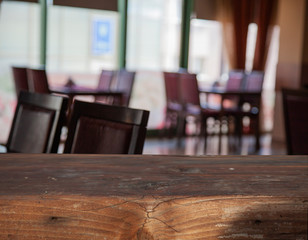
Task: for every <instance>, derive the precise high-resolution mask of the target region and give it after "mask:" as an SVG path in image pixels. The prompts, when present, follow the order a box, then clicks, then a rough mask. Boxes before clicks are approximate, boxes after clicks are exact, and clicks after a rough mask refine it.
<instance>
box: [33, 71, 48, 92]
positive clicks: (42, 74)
mask: <svg viewBox="0 0 308 240" xmlns="http://www.w3.org/2000/svg"><path fill="white" fill-rule="evenodd" d="M27 73H28V82H29V89H30V91H31V92H36V93H50V90H49V85H48V80H47V74H46V71H45V69H29V68H28V70H27Z"/></svg>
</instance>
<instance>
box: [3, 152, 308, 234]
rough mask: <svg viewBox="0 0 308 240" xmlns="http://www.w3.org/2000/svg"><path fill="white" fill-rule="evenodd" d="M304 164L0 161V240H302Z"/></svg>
mask: <svg viewBox="0 0 308 240" xmlns="http://www.w3.org/2000/svg"><path fill="white" fill-rule="evenodd" d="M307 186H308V157H307V156H268V157H265V156H262V157H261V156H249V157H248V156H244V157H239V156H224V157H191V156H127V155H125V156H124V155H41V154H33V155H27V154H19V155H18V154H3V155H0V239H27V240H28V239H30V240H32V239H82V240H83V239H87V240H88V239H133V240H137V239H142V240H145V239H149V240H150V239H240V240H241V239H277V240H278V239H279V240H281V239H285V240H287V239H288V240H290V239H301V240H304V239H307V213H308V212H307V209H308V191H307Z"/></svg>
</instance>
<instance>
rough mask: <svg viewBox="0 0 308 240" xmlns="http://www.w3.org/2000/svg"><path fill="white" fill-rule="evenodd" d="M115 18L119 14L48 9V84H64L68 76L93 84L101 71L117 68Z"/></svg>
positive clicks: (52, 7)
mask: <svg viewBox="0 0 308 240" xmlns="http://www.w3.org/2000/svg"><path fill="white" fill-rule="evenodd" d="M118 18H119V14H118V12H112V11H103V10H92V9H84V8H74V7H62V6H49V9H48V28H47V29H48V34H47V38H48V40H47V45H48V48H47V70H48V73H49V77H50V81H51V83H52V84H63V81H64V80H65V79H67V77H68V75H69V76H71V77H72V76H73V79H74V80H75V81H77V83H78V81H79V82H81V84H88V85H91V84H92V85H95V84H96V83H97V75H98V74H99V73H100V71H101V70H102V69H112V70H114V69H116V68H117V62H118V58H117V57H118V52H117V49H118V47H117V45H118ZM61 76H62V78H61ZM92 80H93V81H92Z"/></svg>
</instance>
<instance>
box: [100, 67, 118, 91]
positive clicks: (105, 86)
mask: <svg viewBox="0 0 308 240" xmlns="http://www.w3.org/2000/svg"><path fill="white" fill-rule="evenodd" d="M113 77H114V71H111V70H102V72H101V74H100V77H99V81H98V85H97V88H98V89H100V90H109V89H110V86H111V82H112V79H113Z"/></svg>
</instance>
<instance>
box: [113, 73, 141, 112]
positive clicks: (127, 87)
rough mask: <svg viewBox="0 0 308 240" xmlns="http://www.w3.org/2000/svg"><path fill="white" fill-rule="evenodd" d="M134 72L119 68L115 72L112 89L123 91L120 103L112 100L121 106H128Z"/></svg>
mask: <svg viewBox="0 0 308 240" xmlns="http://www.w3.org/2000/svg"><path fill="white" fill-rule="evenodd" d="M135 75H136V72H132V71H127V70H126V69H121V70H119V71H118V73H117V78H116V83H115V86H114V90H116V91H121V92H123V97H122V100H121V101H122V103H119V102H116V101H115V102H114V103H113V104H119V105H123V106H126V107H127V106H129V101H130V98H131V95H132V90H133V86H134V81H135Z"/></svg>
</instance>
